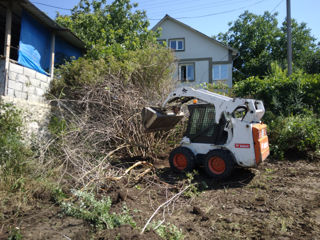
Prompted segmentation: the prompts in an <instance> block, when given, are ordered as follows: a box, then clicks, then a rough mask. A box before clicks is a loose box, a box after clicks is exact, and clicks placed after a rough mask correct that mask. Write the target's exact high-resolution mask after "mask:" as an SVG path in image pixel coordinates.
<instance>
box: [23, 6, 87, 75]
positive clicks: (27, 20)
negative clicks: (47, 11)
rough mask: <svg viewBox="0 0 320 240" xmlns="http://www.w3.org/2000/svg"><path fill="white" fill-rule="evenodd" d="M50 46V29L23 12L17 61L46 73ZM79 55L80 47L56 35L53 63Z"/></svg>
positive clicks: (80, 53) (60, 62)
mask: <svg viewBox="0 0 320 240" xmlns="http://www.w3.org/2000/svg"><path fill="white" fill-rule="evenodd" d="M50 47H51V33H50V31H49V30H48V29H47V28H46V27H45V26H43V25H41V24H40V23H39V22H37V21H36V20H35V19H33V18H32V17H31V16H30V15H28V14H27V13H26V12H23V13H22V17H21V31H20V42H19V56H18V63H19V64H21V65H22V66H25V67H28V68H31V69H34V70H36V71H37V72H40V73H43V74H48V72H49V66H50V53H51V49H50ZM81 55H82V52H81V50H80V49H78V48H76V47H74V46H72V45H71V44H69V43H67V42H66V41H64V40H63V39H62V38H60V37H58V36H56V39H55V65H59V64H63V63H64V62H65V60H70V59H72V57H74V58H75V59H76V58H78V57H80V56H81Z"/></svg>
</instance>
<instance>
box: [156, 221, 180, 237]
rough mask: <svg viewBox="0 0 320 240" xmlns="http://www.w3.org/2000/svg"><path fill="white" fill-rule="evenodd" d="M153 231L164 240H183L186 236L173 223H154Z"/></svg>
mask: <svg viewBox="0 0 320 240" xmlns="http://www.w3.org/2000/svg"><path fill="white" fill-rule="evenodd" d="M151 227H152V229H153V230H154V231H155V232H156V233H157V234H158V235H159V236H160V237H161V238H163V239H166V240H182V239H184V235H183V233H182V231H181V229H178V227H177V226H175V225H174V224H172V223H167V224H162V222H161V221H158V222H156V221H155V222H153V223H152V224H151Z"/></svg>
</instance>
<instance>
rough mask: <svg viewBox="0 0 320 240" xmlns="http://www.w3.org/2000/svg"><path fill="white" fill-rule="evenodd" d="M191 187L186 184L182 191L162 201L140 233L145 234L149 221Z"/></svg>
mask: <svg viewBox="0 0 320 240" xmlns="http://www.w3.org/2000/svg"><path fill="white" fill-rule="evenodd" d="M189 187H190V185H188V186H186V187H185V188H184V189H183V190H182V191H180V192H178V193H177V194H175V195H174V196H173V197H171V198H170V199H169V200H167V201H165V202H164V203H162V204H161V205H160V206H159V207H158V208H157V209H156V210H155V211H154V213H153V214H152V215H151V217H150V218H149V219H148V221H147V223H146V224H145V225H144V227H143V228H142V230H141V232H140V234H143V233H144V231H145V229H146V227H147V226H148V225H149V223H150V222H151V220H152V218H153V217H154V216H155V215H156V214H157V212H158V211H159V210H160V209H161V208H162V207H165V206H167V205H168V204H169V203H171V202H172V201H173V200H174V199H176V198H178V197H179V196H180V195H181V194H182V193H184V192H185V191H186V190H187V189H188V188H189Z"/></svg>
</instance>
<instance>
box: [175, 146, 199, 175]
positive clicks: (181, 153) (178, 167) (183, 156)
mask: <svg viewBox="0 0 320 240" xmlns="http://www.w3.org/2000/svg"><path fill="white" fill-rule="evenodd" d="M169 163H170V167H171V169H172V170H173V171H175V172H187V171H191V170H193V168H194V164H195V156H194V154H193V152H192V151H191V150H190V149H189V148H186V147H178V148H175V149H174V150H173V151H172V152H171V153H170V157H169Z"/></svg>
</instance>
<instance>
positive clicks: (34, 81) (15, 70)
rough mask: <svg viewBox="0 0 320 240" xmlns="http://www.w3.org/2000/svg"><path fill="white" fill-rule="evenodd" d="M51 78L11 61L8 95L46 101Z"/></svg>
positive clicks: (34, 100)
mask: <svg viewBox="0 0 320 240" xmlns="http://www.w3.org/2000/svg"><path fill="white" fill-rule="evenodd" d="M50 81H51V78H50V77H48V76H46V75H44V74H42V73H38V72H37V71H35V70H32V69H30V68H27V67H23V66H21V65H18V64H16V63H12V62H10V63H9V77H8V91H7V94H5V95H6V96H9V97H14V98H19V99H24V100H28V101H30V102H44V100H45V98H44V94H45V93H46V92H47V90H48V89H49V84H50Z"/></svg>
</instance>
